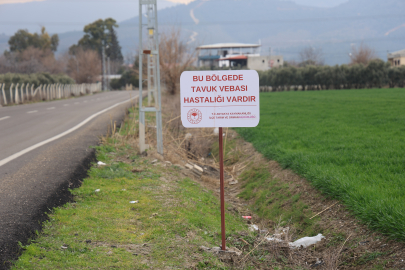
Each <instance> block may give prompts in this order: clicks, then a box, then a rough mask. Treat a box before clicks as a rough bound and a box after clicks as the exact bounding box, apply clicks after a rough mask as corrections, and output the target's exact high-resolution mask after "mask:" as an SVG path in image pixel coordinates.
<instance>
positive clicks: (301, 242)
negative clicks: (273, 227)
mask: <svg viewBox="0 0 405 270" xmlns="http://www.w3.org/2000/svg"><path fill="white" fill-rule="evenodd" d="M323 238H325V236H323V235H322V234H318V235H317V236H313V237H308V236H307V237H303V238H300V239H298V240H297V241H295V242H289V243H288V245H289V246H290V248H298V247H303V248H306V247H309V246H311V245H315V244H316V243H318V242H320V241H321V240H322V239H323ZM266 240H267V241H270V242H283V240H281V239H280V236H279V235H273V237H266Z"/></svg>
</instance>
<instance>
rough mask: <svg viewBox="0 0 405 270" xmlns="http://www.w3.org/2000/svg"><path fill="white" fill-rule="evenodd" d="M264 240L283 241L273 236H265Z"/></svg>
mask: <svg viewBox="0 0 405 270" xmlns="http://www.w3.org/2000/svg"><path fill="white" fill-rule="evenodd" d="M266 240H267V241H270V242H283V240H281V239H278V238H275V237H266Z"/></svg>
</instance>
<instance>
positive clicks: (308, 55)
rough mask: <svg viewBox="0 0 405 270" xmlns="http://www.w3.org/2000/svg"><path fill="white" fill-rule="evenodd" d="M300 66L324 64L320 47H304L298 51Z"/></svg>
mask: <svg viewBox="0 0 405 270" xmlns="http://www.w3.org/2000/svg"><path fill="white" fill-rule="evenodd" d="M300 60H301V62H300V64H299V66H300V67H305V66H308V65H312V66H322V65H323V64H324V59H323V53H322V49H320V48H319V49H316V48H314V47H306V48H304V49H302V50H301V51H300Z"/></svg>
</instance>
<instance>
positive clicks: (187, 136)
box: [184, 133, 193, 140]
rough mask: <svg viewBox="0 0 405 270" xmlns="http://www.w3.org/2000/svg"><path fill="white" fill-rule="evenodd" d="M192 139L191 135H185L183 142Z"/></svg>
mask: <svg viewBox="0 0 405 270" xmlns="http://www.w3.org/2000/svg"><path fill="white" fill-rule="evenodd" d="M192 137H193V134H191V133H187V134H186V136H185V137H184V139H185V140H189V139H191V138H192Z"/></svg>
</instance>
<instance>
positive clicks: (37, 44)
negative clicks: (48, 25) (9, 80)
mask: <svg viewBox="0 0 405 270" xmlns="http://www.w3.org/2000/svg"><path fill="white" fill-rule="evenodd" d="M117 27H118V25H117V23H116V21H115V20H114V19H111V18H108V19H106V20H101V19H100V20H97V21H95V22H93V23H91V24H88V25H86V26H85V27H84V33H85V34H84V36H83V38H82V39H80V40H79V42H78V44H76V45H73V46H71V47H70V49H69V52H68V53H66V54H64V55H61V56H59V57H58V58H56V57H55V54H54V53H55V51H56V50H57V47H58V45H59V37H58V35H56V34H55V35H52V36H51V35H49V34H48V33H47V32H46V29H45V28H44V27H42V29H41V33H40V34H37V33H34V34H32V33H29V32H28V31H27V30H19V31H17V32H16V33H15V34H14V35H13V36H12V37H11V38H10V39H9V42H8V43H9V50H8V51H5V52H4V54H3V55H2V56H0V73H6V72H12V73H23V74H32V73H38V72H47V73H51V74H59V73H63V74H68V75H69V76H71V77H72V78H73V79H74V80H75V81H76V83H93V82H96V81H97V80H99V78H98V76H99V75H101V74H102V61H101V59H102V48H103V47H104V48H105V54H104V56H105V57H106V59H107V58H109V59H110V71H111V73H116V72H117V71H118V69H119V68H120V67H121V66H122V64H123V56H122V54H121V47H120V45H119V43H118V38H117V35H116V31H115V28H117Z"/></svg>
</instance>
